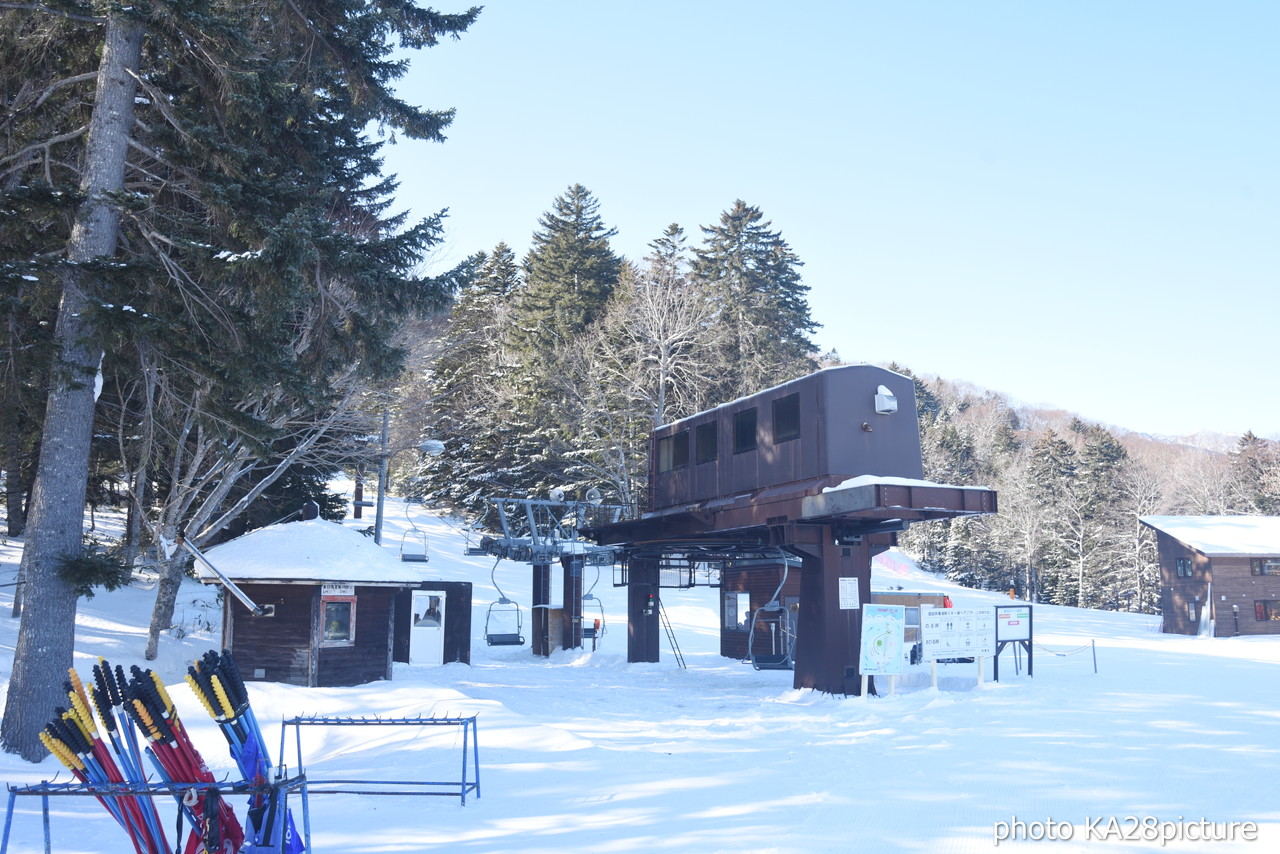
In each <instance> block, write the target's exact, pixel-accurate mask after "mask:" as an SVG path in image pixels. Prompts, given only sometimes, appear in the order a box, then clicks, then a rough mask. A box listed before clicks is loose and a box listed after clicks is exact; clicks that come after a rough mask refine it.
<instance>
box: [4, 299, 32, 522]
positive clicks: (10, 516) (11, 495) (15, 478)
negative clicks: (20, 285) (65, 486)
mask: <svg viewBox="0 0 1280 854" xmlns="http://www.w3.org/2000/svg"><path fill="white" fill-rule="evenodd" d="M15 322H16V321H15V318H14V317H13V315H12V314H11V315H9V324H10V327H12V326H13V325H14V324H15ZM14 337H15V336H14V334H13V330H12V328H11V329H10V340H13V338H14ZM9 361H10V369H9V371H8V374H7V376H6V381H5V395H4V396H5V409H7V410H8V416H7V417H6V418H5V419H4V432H5V436H4V470H5V472H6V475H5V481H4V484H5V487H4V502H5V514H6V523H5V526H6V531H7V533H8V535H9V536H10V537H21V536H22V533H23V530H24V529H25V528H26V522H27V510H26V507H25V506H24V505H23V503H22V498H23V488H22V421H23V419H22V408H21V404H20V402H19V399H18V382H19V380H18V358H17V355H16V354H14V353H10V359H9Z"/></svg>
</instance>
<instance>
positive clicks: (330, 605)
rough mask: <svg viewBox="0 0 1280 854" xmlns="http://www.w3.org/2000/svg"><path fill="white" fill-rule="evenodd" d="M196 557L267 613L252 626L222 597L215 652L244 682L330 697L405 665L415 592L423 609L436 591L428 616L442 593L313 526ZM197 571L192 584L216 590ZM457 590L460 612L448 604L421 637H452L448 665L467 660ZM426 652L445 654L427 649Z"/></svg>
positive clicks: (322, 524) (418, 566)
mask: <svg viewBox="0 0 1280 854" xmlns="http://www.w3.org/2000/svg"><path fill="white" fill-rule="evenodd" d="M205 556H206V557H207V558H208V560H209V562H210V563H211V564H212V565H213V566H215V567H216V568H217V569H218V571H220V572H221V573H222V574H223V575H225V576H227V578H228V579H229V580H230V581H231V583H232V584H234V585H235V586H236V587H237V588H239V590H240V591H242V592H243V594H245V595H246V596H247V597H248V598H249V599H250V600H251V601H252V602H254V603H255V604H256V605H258V606H261V607H263V608H265V609H267V610H268V611H269V612H270V613H269V614H268V615H264V616H257V615H255V614H254V612H253V611H251V610H250V609H249V608H248V607H246V606H245V605H244V604H242V602H241V601H240V600H239V599H238V598H237V597H235V596H233V595H230V594H226V595H224V597H223V607H222V645H223V647H225V648H227V649H230V650H231V651H232V652H233V653H234V654H235V657H236V661H237V662H238V663H239V665H240V670H241V672H242V673H243V674H244V677H245V678H246V679H249V680H259V681H268V682H285V683H289V684H292V685H308V686H320V687H330V686H339V685H359V684H363V683H365V682H372V681H374V680H377V679H390V678H391V667H392V661H393V660H406V659H407V658H408V655H407V653H408V651H409V649H410V641H409V637H410V633H411V632H412V631H413V627H412V622H413V621H412V619H411V617H412V614H411V613H410V611H411V609H412V607H413V601H414V595H415V592H417V591H418V590H422V591H424V592H423V593H422V594H421V595H420V597H419V598H422V597H423V596H425V597H426V598H424V599H423V601H424V602H427V603H429V602H430V601H431V596H430V593H429V591H431V590H435V591H437V594H438V595H437V597H436V598H437V600H438V601H437V603H436V604H437V606H438V607H440V606H444V605H445V603H446V597H447V596H448V593H449V592H450V591H449V590H446V588H447V587H448V585H446V584H444V583H442V582H430V581H429V580H428V579H427V576H426V572H425V571H424V570H425V568H426V565H425V564H422V563H408V562H402V561H400V560H399V559H397V557H396V556H395V554H394V553H392V552H391V551H390V550H388V549H384V548H383V547H382V546H379V545H378V544H377V543H375V542H374V541H373V540H372V539H370V538H369V537H366V536H364V535H363V534H361V533H360V532H359V531H357V530H356V529H354V528H348V527H344V526H342V525H339V524H336V523H333V522H326V521H324V520H320V519H314V520H310V521H304V522H289V523H286V524H281V525H271V526H269V527H266V528H261V529H258V530H255V531H251V532H250V533H248V534H245V535H244V536H242V537H237V538H236V539H234V540H231V541H230V542H227V543H224V544H222V545H220V546H217V547H215V548H212V549H210V550H209V551H208V552H207V553H206V555H205ZM197 566H198V567H199V568H200V580H201V581H203V582H205V583H207V584H217V583H222V582H221V581H220V579H218V578H217V577H215V576H214V574H213V573H212V572H210V571H209V570H208V569H207V568H206V567H203V566H200V564H199V562H197ZM456 586H457V585H455V587H456ZM465 587H466V589H465V591H463V590H459V591H456V592H455V596H462V597H464V598H465V600H466V602H465V606H464V605H463V604H462V603H461V601H459V602H458V603H457V604H456V605H455V603H454V602H448V604H449V605H452V606H454V607H448V608H447V609H445V610H444V613H443V615H442V617H441V618H439V619H437V621H436V623H435V625H434V626H429V627H428V628H424V629H423V630H422V632H423V634H424V635H425V634H428V633H429V632H430V628H434V629H436V630H437V631H438V632H439V633H441V634H442V635H443V634H445V633H448V634H450V635H453V636H456V635H457V634H458V633H459V632H462V636H463V638H464V640H463V643H462V646H463V647H465V651H464V652H462V653H459V651H458V643H457V641H456V637H455V641H454V642H453V644H452V649H453V654H454V656H455V657H454V658H453V659H450V660H469V656H470V645H469V640H466V638H468V637H469V634H470V625H471V607H470V585H469V584H467V585H465ZM422 610H424V611H425V610H426V609H425V607H424V608H423V609H422ZM397 612H399V613H400V619H399V621H397V619H396V616H397ZM450 616H452V617H453V619H452V620H450V619H449V617H450ZM463 624H465V626H464V625H463ZM424 625H427V624H426V623H424ZM398 636H399V637H398ZM397 640H399V643H397ZM423 648H426V647H423ZM429 648H431V649H440V650H445V649H447V648H448V645H446V644H444V643H441V642H439V641H435V642H433V643H431V644H430V645H429ZM397 653H398V654H397ZM430 663H441V661H439V660H435V661H432V662H430Z"/></svg>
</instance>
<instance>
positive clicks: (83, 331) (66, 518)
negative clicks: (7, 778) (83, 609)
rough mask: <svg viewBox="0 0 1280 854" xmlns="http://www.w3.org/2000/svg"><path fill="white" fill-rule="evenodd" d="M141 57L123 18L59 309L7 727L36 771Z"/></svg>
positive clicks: (79, 526)
mask: <svg viewBox="0 0 1280 854" xmlns="http://www.w3.org/2000/svg"><path fill="white" fill-rule="evenodd" d="M141 48H142V25H141V23H139V22H138V21H135V20H132V19H129V18H125V17H123V16H120V15H112V16H111V17H110V18H109V19H108V20H107V24H106V28H105V34H104V43H103V51H102V59H101V61H100V64H99V66H98V80H97V91H96V94H95V100H94V107H93V115H92V117H91V118H90V122H89V136H88V141H87V143H86V149H85V159H84V175H83V178H82V180H81V188H82V189H83V190H84V191H85V201H84V202H83V203H82V204H81V205H80V208H79V210H77V212H76V219H75V223H74V225H73V227H72V231H71V239H70V241H69V242H68V244H67V260H68V261H69V262H70V263H71V265H72V266H71V269H70V270H69V271H68V273H67V274H66V275H65V276H64V278H63V294H62V303H61V305H60V306H59V308H58V322H57V327H56V332H55V338H56V343H57V350H58V356H57V359H58V362H57V364H56V365H55V366H54V371H53V374H52V377H51V383H50V390H49V401H48V411H47V413H46V415H45V421H44V431H43V434H42V437H41V445H40V464H39V468H38V470H37V472H36V484H35V490H34V491H33V493H32V496H31V503H30V508H29V514H28V518H27V538H26V545H25V547H24V549H23V555H22V570H23V577H24V578H25V580H26V582H27V583H26V586H25V588H24V591H23V593H24V606H23V610H22V620H21V622H20V623H19V627H18V642H17V647H16V649H15V652H14V658H13V673H12V676H11V678H10V682H9V694H8V697H7V698H6V701H5V710H4V720H3V722H2V723H0V743H3V746H4V748H5V749H6V750H8V751H10V752H12V753H17V754H18V755H19V756H21V757H22V758H23V759H26V760H27V761H29V762H38V761H40V760H41V759H43V758H44V756H45V749H44V747H43V745H42V744H41V743H40V738H39V733H40V730H41V729H42V728H43V726H44V725H45V723H46V722H48V720H49V718H50V717H51V715H52V714H53V709H54V707H55V706H57V705H65V703H66V699H67V698H66V695H65V694H63V692H62V683H63V681H64V680H65V679H66V677H67V670H68V668H70V666H71V662H72V651H73V649H74V646H75V616H76V594H75V590H74V589H73V588H72V586H71V585H69V584H67V583H66V582H65V581H63V580H62V579H61V578H60V577H59V576H58V573H57V570H58V567H59V565H60V563H61V561H62V560H63V559H64V558H66V557H68V556H72V555H76V554H79V553H80V550H81V536H82V531H83V527H84V504H85V485H86V482H87V480H88V468H89V444H90V441H91V439H92V434H93V410H94V402H95V390H94V376H95V374H96V372H97V370H98V365H99V363H100V361H101V359H102V350H101V348H100V347H98V346H97V345H96V344H94V343H91V339H92V332H93V330H92V328H91V327H90V324H89V322H88V321H87V320H86V318H85V311H84V309H85V307H86V306H87V305H89V304H90V299H91V294H90V290H91V288H92V279H91V278H90V276H89V275H88V274H86V273H85V272H84V271H83V268H81V267H79V266H78V265H82V264H83V263H84V262H86V261H90V260H93V259H95V258H109V257H111V256H113V255H114V254H115V252H116V242H117V238H118V235H119V226H120V215H119V212H118V211H117V210H116V208H115V207H114V205H113V203H112V202H111V200H110V199H109V198H108V197H107V196H108V194H110V193H112V192H117V191H119V190H120V189H122V188H123V186H124V171H125V161H126V157H127V154H128V143H129V135H130V131H131V129H132V126H133V99H134V95H135V93H136V91H137V82H136V77H135V76H134V75H135V74H136V73H137V70H138V66H139V61H140V55H141Z"/></svg>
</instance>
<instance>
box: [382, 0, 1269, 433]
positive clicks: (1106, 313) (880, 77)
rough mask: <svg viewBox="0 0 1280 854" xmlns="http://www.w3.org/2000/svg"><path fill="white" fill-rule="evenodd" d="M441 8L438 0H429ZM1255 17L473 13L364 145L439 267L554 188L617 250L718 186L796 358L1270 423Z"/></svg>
mask: <svg viewBox="0 0 1280 854" xmlns="http://www.w3.org/2000/svg"><path fill="white" fill-rule="evenodd" d="M440 8H443V9H446V10H449V11H453V10H455V8H456V9H460V8H462V7H461V6H460V5H459V6H457V7H454V6H444V5H442V6H440ZM1277 32H1280V4H1276V3H1271V2H1258V3H1251V2H1235V0H1232V2H1224V3H1214V4H1210V3H1180V2H1125V3H1114V2H1109V3H1102V2H1088V0H1085V1H1084V2H1079V1H1078V2H1071V3H1048V2H1043V3H1030V2H1026V3H1014V2H948V3H943V2H895V3H888V2H875V3H872V2H808V3H805V2H797V3H790V4H781V3H759V2H750V1H749V0H737V2H727V1H726V0H703V2H698V0H685V2H665V0H653V1H652V2H644V3H640V2H625V3H624V2H585V0H581V1H578V0H574V1H573V2H571V0H543V2H537V3H534V2H527V0H526V2H519V1H518V0H493V2H488V3H486V4H485V9H484V11H483V13H482V14H481V16H480V19H479V21H478V22H477V23H476V24H475V26H474V27H473V28H472V30H471V31H470V32H469V33H467V34H465V35H464V36H463V38H462V39H461V40H460V41H457V42H449V43H446V44H444V45H442V46H440V47H437V48H434V49H432V50H429V51H427V52H425V53H423V54H419V55H417V56H416V57H415V58H414V60H413V66H412V70H411V71H410V73H409V74H408V75H407V76H406V77H405V78H404V79H403V80H402V81H401V85H400V91H401V93H402V94H403V95H405V96H406V97H407V98H408V99H409V100H411V101H413V102H414V103H417V104H420V105H422V106H426V107H430V108H433V109H440V108H449V107H453V108H456V109H457V111H458V113H457V118H456V119H455V121H454V124H453V127H452V128H451V129H450V131H449V140H448V141H447V142H446V143H444V144H443V145H435V144H431V145H428V144H424V143H406V142H403V141H402V142H400V143H399V144H397V145H396V146H394V147H391V148H389V149H388V150H387V153H388V157H387V169H388V171H392V172H395V173H397V174H398V175H399V177H400V180H401V189H400V192H399V195H398V204H399V206H400V207H404V208H409V209H410V210H412V211H413V212H414V213H415V214H419V215H426V214H428V213H430V212H433V211H435V210H439V209H441V208H448V209H449V219H448V239H447V242H446V244H445V245H444V246H443V247H442V248H441V250H440V251H439V252H438V253H437V255H436V257H435V259H434V262H433V263H434V264H435V265H437V266H438V267H443V266H445V265H448V264H451V263H454V262H456V261H458V260H460V259H461V258H463V257H465V256H467V255H469V254H471V253H472V252H475V251H478V250H489V249H491V248H492V247H493V246H494V245H495V244H496V243H497V242H498V241H499V240H505V241H506V242H507V243H508V244H510V245H511V246H512V248H513V249H514V250H515V251H516V252H517V254H518V255H521V256H522V255H523V253H524V252H525V250H526V249H527V248H528V244H529V237H530V235H531V234H532V232H533V231H534V229H535V228H536V227H537V219H538V217H539V216H540V215H541V214H542V213H543V212H544V211H546V210H548V209H549V208H550V207H551V203H552V201H553V199H554V198H555V197H556V196H558V195H559V194H561V193H563V192H564V190H565V189H566V188H567V187H568V186H569V185H570V184H573V183H582V184H583V185H585V186H586V187H587V188H588V189H590V190H591V192H592V193H593V194H594V195H595V196H596V198H597V199H599V201H600V205H601V214H602V216H603V218H604V219H605V221H606V222H607V223H608V224H609V225H611V226H613V227H615V228H617V229H618V231H619V234H618V236H617V237H616V238H615V240H614V247H615V249H616V250H617V251H619V252H621V253H622V254H625V255H627V256H628V257H631V258H633V259H638V258H640V257H643V255H644V254H645V253H646V252H647V249H648V244H649V243H650V242H651V241H652V240H654V239H655V238H657V237H658V236H659V235H660V234H661V233H662V231H663V229H664V228H665V227H666V226H667V225H668V224H669V223H672V222H675V223H679V224H680V225H681V226H683V227H684V229H685V231H686V232H687V233H688V235H689V239H690V243H692V244H696V243H698V242H699V241H700V240H701V232H700V231H699V226H702V225H709V224H712V223H715V222H716V221H718V219H719V216H720V213H721V212H722V211H724V210H725V209H727V208H728V207H730V206H731V205H732V204H733V202H734V200H735V199H742V200H744V201H746V202H747V203H748V204H752V205H755V206H757V207H759V208H760V209H761V210H762V211H763V212H764V214H765V216H766V218H768V219H769V220H771V221H772V223H773V227H774V228H775V229H777V230H779V231H781V233H782V235H783V237H784V238H785V239H786V240H787V241H788V242H789V243H790V245H791V247H792V248H793V249H794V250H795V251H796V253H797V254H798V255H799V256H800V258H801V259H802V260H803V261H804V262H805V266H804V269H803V271H802V272H803V274H804V281H805V283H806V284H807V285H808V286H809V287H810V289H811V291H810V294H809V301H810V306H811V308H812V313H813V316H814V318H815V319H816V320H817V321H818V322H820V323H821V324H822V329H821V330H819V331H818V333H817V334H816V335H815V338H816V341H817V343H818V344H819V346H820V347H822V348H823V349H829V348H835V349H836V350H838V351H839V353H840V355H841V356H842V357H843V358H844V359H845V360H846V361H866V362H875V363H880V362H888V361H896V362H898V363H899V364H902V365H905V366H907V367H909V368H910V369H911V370H913V371H915V372H916V373H919V374H932V375H940V376H942V377H945V378H947V379H951V380H956V381H968V382H972V383H975V384H977V385H979V386H983V387H986V388H990V389H993V390H995V391H999V392H1002V393H1005V394H1007V395H1009V396H1011V397H1012V398H1014V399H1015V400H1017V401H1019V402H1024V403H1028V404H1034V405H1045V406H1050V407H1054V408H1062V409H1067V410H1070V411H1072V412H1075V413H1077V414H1079V415H1081V416H1083V417H1085V418H1087V419H1089V420H1094V421H1100V422H1102V423H1105V424H1109V425H1113V426H1117V427H1121V428H1125V429H1129V430H1135V431H1140V432H1152V433H1162V434H1185V433H1192V432H1196V431H1200V430H1209V431H1217V432H1222V433H1226V434H1229V435H1239V434H1241V433H1243V432H1244V431H1245V430H1253V431H1254V432H1255V433H1257V434H1259V435H1262V436H1268V437H1280V382H1277V374H1278V373H1280V371H1278V369H1280V355H1278V354H1280V333H1278V330H1280V288H1278V287H1277V285H1278V284H1280V282H1278V281H1277V279H1278V276H1277V271H1278V270H1280V264H1278V262H1280V235H1278V234H1277V231H1278V229H1277V226H1280V202H1278V201H1277V200H1278V199H1280V166H1278V165H1277V154H1278V153H1280V152H1278V150H1277V149H1278V143H1280V118H1278V116H1280V112H1278V111H1277V106H1276V105H1277V95H1278V94H1280V85H1278V84H1280V58H1278V57H1280V54H1277V51H1276V50H1275V34H1276V33H1277Z"/></svg>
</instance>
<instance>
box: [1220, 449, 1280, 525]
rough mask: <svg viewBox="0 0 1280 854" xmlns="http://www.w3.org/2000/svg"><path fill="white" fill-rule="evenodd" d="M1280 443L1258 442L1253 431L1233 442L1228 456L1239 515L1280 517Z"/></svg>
mask: <svg viewBox="0 0 1280 854" xmlns="http://www.w3.org/2000/svg"><path fill="white" fill-rule="evenodd" d="M1278 471H1280V443H1277V442H1274V441H1269V440H1267V439H1261V438H1259V437H1258V436H1255V435H1254V433H1253V431H1248V432H1246V433H1245V434H1244V435H1243V436H1241V437H1240V439H1239V441H1237V442H1236V449H1235V451H1233V452H1232V453H1231V473H1232V479H1233V480H1234V483H1235V487H1236V491H1237V493H1238V495H1239V498H1238V499H1237V501H1236V508H1237V509H1238V510H1239V512H1242V513H1258V514H1262V515H1274V514H1277V513H1280V489H1278V488H1277V487H1280V475H1278V474H1277V472H1278Z"/></svg>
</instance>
